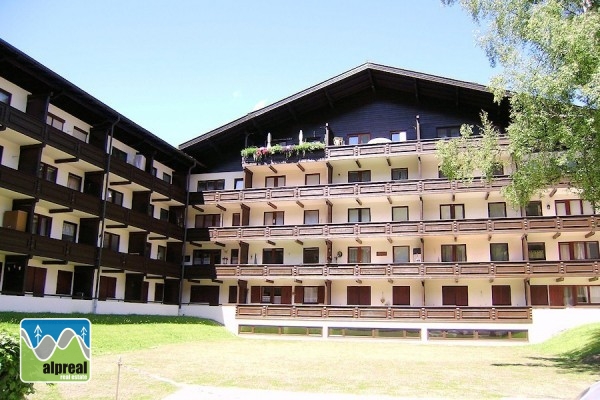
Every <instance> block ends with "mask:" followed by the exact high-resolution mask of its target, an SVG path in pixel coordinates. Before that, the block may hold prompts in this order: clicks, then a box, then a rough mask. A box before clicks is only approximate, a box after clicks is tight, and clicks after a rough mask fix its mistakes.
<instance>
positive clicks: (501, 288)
mask: <svg viewBox="0 0 600 400" xmlns="http://www.w3.org/2000/svg"><path fill="white" fill-rule="evenodd" d="M492 305H494V306H510V305H511V295H510V285H493V286H492Z"/></svg>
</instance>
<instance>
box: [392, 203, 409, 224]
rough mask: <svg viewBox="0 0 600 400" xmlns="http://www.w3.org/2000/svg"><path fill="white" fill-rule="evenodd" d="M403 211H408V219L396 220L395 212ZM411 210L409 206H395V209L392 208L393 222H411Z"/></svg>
mask: <svg viewBox="0 0 600 400" xmlns="http://www.w3.org/2000/svg"><path fill="white" fill-rule="evenodd" d="M403 209H405V210H406V219H396V218H395V215H394V212H395V211H396V210H403ZM409 210H410V209H409V208H408V206H394V207H392V222H403V221H410V214H409Z"/></svg>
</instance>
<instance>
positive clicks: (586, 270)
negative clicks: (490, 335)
mask: <svg viewBox="0 0 600 400" xmlns="http://www.w3.org/2000/svg"><path fill="white" fill-rule="evenodd" d="M215 270H216V277H217V278H230V277H235V278H238V277H248V278H251V277H261V278H262V277H302V276H304V277H329V278H331V277H341V278H344V277H356V276H358V277H362V278H369V277H372V278H406V279H410V278H414V279H422V278H461V277H464V278H476V277H483V278H496V277H498V278H503V277H506V278H508V277H532V276H534V277H535V276H538V277H544V276H552V277H557V276H586V277H592V276H599V275H600V260H569V261H498V262H465V263H441V262H437V263H436V262H424V263H402V264H395V263H390V264H318V265H315V264H268V265H264V264H258V265H255V264H239V265H231V264H217V265H216V266H215Z"/></svg>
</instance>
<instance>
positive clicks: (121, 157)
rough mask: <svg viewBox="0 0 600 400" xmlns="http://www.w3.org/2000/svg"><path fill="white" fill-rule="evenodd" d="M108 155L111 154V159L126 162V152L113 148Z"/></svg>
mask: <svg viewBox="0 0 600 400" xmlns="http://www.w3.org/2000/svg"><path fill="white" fill-rule="evenodd" d="M110 154H112V155H113V157H115V158H117V159H119V160H121V161H124V162H127V152H125V151H123V150H121V149H119V148H116V147H113V148H112V151H111V153H110Z"/></svg>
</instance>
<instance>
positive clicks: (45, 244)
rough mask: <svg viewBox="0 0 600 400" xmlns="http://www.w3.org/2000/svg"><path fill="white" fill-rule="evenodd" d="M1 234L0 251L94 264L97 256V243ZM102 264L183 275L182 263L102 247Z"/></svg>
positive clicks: (8, 231) (0, 231)
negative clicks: (94, 244)
mask: <svg viewBox="0 0 600 400" xmlns="http://www.w3.org/2000/svg"><path fill="white" fill-rule="evenodd" d="M0 238H1V240H0V251H5V252H11V253H18V254H30V255H32V256H39V257H43V258H49V259H55V260H65V261H70V262H73V263H81V264H87V265H94V262H95V259H96V256H97V248H96V247H95V246H91V245H87V244H81V243H71V242H67V241H64V240H60V239H53V238H49V237H46V236H39V235H33V234H31V233H28V232H21V231H17V230H14V229H8V228H0ZM102 266H105V267H110V268H117V269H125V270H127V271H134V272H141V273H148V274H155V275H161V276H169V277H176V278H179V277H180V276H181V266H180V265H179V264H175V263H170V262H166V261H160V260H153V259H150V258H148V257H143V256H139V255H135V254H125V253H119V252H116V251H112V250H109V249H103V251H102Z"/></svg>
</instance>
